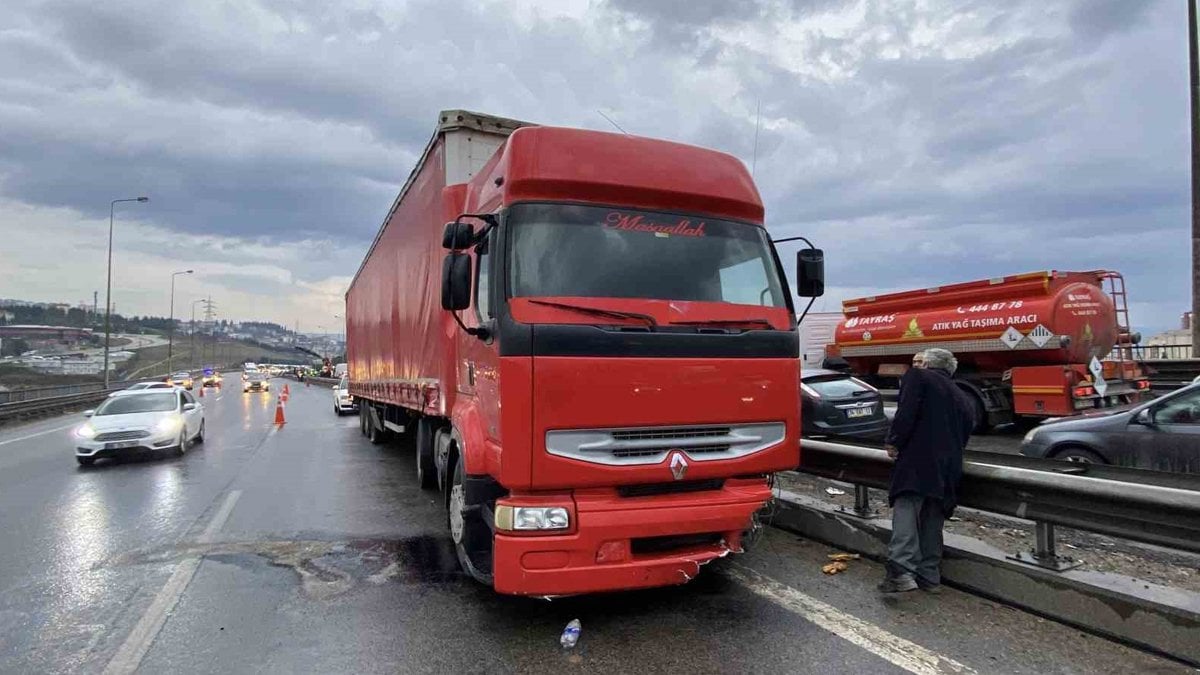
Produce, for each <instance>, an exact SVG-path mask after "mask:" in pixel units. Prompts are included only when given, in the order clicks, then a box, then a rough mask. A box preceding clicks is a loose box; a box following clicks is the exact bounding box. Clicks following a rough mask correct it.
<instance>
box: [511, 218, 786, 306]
mask: <svg viewBox="0 0 1200 675" xmlns="http://www.w3.org/2000/svg"><path fill="white" fill-rule="evenodd" d="M507 225H508V227H509V228H510V231H511V235H510V236H511V239H510V240H509V241H510V244H509V245H510V246H511V258H510V262H509V265H510V266H511V267H510V270H511V271H510V274H511V275H512V276H511V285H510V289H511V292H512V294H513V295H514V296H517V297H542V298H548V297H575V298H579V297H602V298H646V299H660V300H684V301H696V302H725V303H733V304H744V305H756V306H767V307H786V306H787V299H786V296H785V294H784V292H783V285H782V284H781V282H780V280H779V274H778V268H777V267H776V264H775V260H774V259H773V257H772V256H771V251H770V243H769V241H768V240H767V236H766V233H765V232H764V230H763V229H762V227H761V226H758V225H754V224H751V223H739V222H735V221H728V220H720V219H715V218H708V217H704V216H696V215H693V214H682V213H663V212H653V211H637V210H632V209H618V208H614V207H598V206H583V205H574V204H517V205H515V206H513V207H512V209H511V211H510V212H509V216H508V221H507Z"/></svg>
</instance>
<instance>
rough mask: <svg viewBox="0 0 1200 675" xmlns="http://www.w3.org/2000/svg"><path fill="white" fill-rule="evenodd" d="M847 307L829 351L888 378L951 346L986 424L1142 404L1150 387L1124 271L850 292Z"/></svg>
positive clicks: (868, 374) (961, 380) (874, 376)
mask: <svg viewBox="0 0 1200 675" xmlns="http://www.w3.org/2000/svg"><path fill="white" fill-rule="evenodd" d="M842 313H843V315H844V316H845V319H844V320H843V321H842V322H841V324H840V325H839V326H838V328H837V332H836V333H835V339H834V344H833V345H831V346H830V347H829V348H828V349H827V350H826V355H827V357H840V358H842V359H844V360H845V361H846V362H847V363H848V364H849V366H850V368H851V370H853V371H854V372H855V373H856V374H858V375H860V376H862V377H864V378H866V379H868V380H874V381H875V383H876V384H881V385H882V384H884V383H885V382H887V381H888V380H890V379H891V378H898V377H899V376H901V375H903V374H904V372H905V370H907V369H908V368H909V366H910V364H911V362H912V357H913V355H914V354H915V353H916V352H918V351H921V350H923V349H928V348H930V347H942V348H944V349H949V350H950V351H952V352H954V354H955V356H957V357H958V362H959V368H958V372H957V373H956V375H955V381H956V382H957V383H958V386H959V387H961V388H962V389H963V390H964V391H966V392H967V393H968V394H970V396H971V399H972V400H973V401H974V402H975V406H976V418H977V419H978V420H979V426H980V427H981V428H987V427H990V426H994V425H997V424H1003V423H1007V422H1011V421H1013V420H1014V418H1015V417H1018V416H1029V417H1062V416H1066V415H1073V414H1076V413H1078V412H1081V411H1083V410H1087V409H1091V408H1097V407H1107V406H1112V405H1119V404H1125V403H1135V402H1137V401H1139V400H1141V396H1142V394H1143V393H1144V392H1145V391H1146V390H1147V389H1149V388H1150V381H1149V379H1148V378H1146V377H1145V376H1144V375H1143V374H1142V372H1141V370H1140V369H1139V367H1138V366H1137V364H1136V362H1134V361H1133V360H1132V359H1131V358H1130V355H1129V352H1130V350H1129V347H1130V346H1132V345H1133V344H1134V343H1135V342H1137V341H1138V340H1139V339H1140V338H1139V337H1138V336H1137V335H1136V334H1132V333H1130V330H1129V312H1128V308H1127V305H1126V293H1125V282H1124V279H1123V278H1122V277H1121V275H1120V274H1118V273H1117V272H1110V271H1104V270H1098V271H1092V272H1052V271H1051V272H1033V273H1030V274H1018V275H1013V276H1007V277H1000V278H995V279H981V280H979V281H968V282H966V283H960V284H953V285H951V286H941V287H937V288H923V289H920V290H914V291H905V292H902V293H892V294H889V295H880V296H875V297H869V298H857V299H853V300H846V301H845V302H844V303H843V304H842ZM1114 348H1115V349H1114Z"/></svg>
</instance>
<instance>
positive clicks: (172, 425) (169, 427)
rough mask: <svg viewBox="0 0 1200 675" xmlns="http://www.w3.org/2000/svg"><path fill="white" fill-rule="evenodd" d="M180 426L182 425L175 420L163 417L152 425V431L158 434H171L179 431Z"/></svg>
mask: <svg viewBox="0 0 1200 675" xmlns="http://www.w3.org/2000/svg"><path fill="white" fill-rule="evenodd" d="M181 426H182V425H181V424H180V422H179V420H178V419H177V418H174V417H165V418H163V419H161V420H159V421H158V424H155V425H154V430H155V431H157V432H158V433H160V434H173V433H175V432H176V431H179V428H180V427H181Z"/></svg>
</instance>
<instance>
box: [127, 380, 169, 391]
mask: <svg viewBox="0 0 1200 675" xmlns="http://www.w3.org/2000/svg"><path fill="white" fill-rule="evenodd" d="M174 388H175V385H173V384H171V383H170V382H138V383H137V384H131V385H129V386H128V387H127V388H126V389H125V391H141V390H143V389H174Z"/></svg>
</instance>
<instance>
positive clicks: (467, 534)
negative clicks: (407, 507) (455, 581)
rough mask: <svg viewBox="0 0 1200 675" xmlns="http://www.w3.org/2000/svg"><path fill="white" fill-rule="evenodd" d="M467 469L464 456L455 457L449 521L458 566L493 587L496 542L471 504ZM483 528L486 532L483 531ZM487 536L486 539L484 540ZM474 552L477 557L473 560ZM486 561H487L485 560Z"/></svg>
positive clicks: (449, 502)
mask: <svg viewBox="0 0 1200 675" xmlns="http://www.w3.org/2000/svg"><path fill="white" fill-rule="evenodd" d="M465 476H466V468H465V467H464V466H463V458H462V455H458V457H456V458H455V462H454V470H453V472H452V473H451V478H450V490H449V493H450V494H449V499H447V500H446V520H447V522H448V523H449V525H450V539H451V540H452V541H453V542H454V553H455V555H456V556H457V557H458V564H459V566H460V567H462V569H463V571H464V572H466V573H467V575H468V576H470V577H471V578H472V579H474V580H476V581H478V582H479V583H481V584H484V585H487V586H491V585H492V541H491V532H490V530H488V527H487V524H485V523H484V522H483V520H482V519H481V518H480V517H479V516H478V512H479V505H469V504H467V489H466V485H465V484H464V478H465ZM481 528H482V529H481ZM485 537H486V540H484V538H485ZM472 552H474V557H472ZM485 558H486V559H485Z"/></svg>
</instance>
